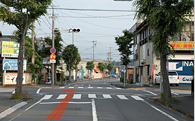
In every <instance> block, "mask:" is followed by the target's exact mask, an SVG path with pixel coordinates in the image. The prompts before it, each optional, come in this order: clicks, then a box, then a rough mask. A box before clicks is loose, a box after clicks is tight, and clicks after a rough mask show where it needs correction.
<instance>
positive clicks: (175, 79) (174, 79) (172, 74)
mask: <svg viewBox="0 0 195 121" xmlns="http://www.w3.org/2000/svg"><path fill="white" fill-rule="evenodd" d="M160 76H161V73H160V72H159V73H158V74H155V84H160ZM169 83H170V84H175V85H176V86H179V75H178V74H177V72H176V71H169Z"/></svg>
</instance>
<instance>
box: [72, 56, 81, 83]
mask: <svg viewBox="0 0 195 121" xmlns="http://www.w3.org/2000/svg"><path fill="white" fill-rule="evenodd" d="M80 61H81V56H80V54H78V55H77V58H76V61H75V65H74V69H75V71H76V75H75V76H76V78H75V79H76V80H77V71H78V67H77V65H78V64H79V62H80Z"/></svg>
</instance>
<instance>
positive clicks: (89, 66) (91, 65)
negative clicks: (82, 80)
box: [86, 61, 95, 79]
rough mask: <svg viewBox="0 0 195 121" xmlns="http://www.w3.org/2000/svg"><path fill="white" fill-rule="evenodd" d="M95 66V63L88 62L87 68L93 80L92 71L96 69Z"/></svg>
mask: <svg viewBox="0 0 195 121" xmlns="http://www.w3.org/2000/svg"><path fill="white" fill-rule="evenodd" d="M94 66H95V65H94V64H93V61H88V62H87V66H86V68H87V70H90V75H91V79H92V74H91V73H92V70H93V69H94Z"/></svg>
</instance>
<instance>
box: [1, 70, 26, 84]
mask: <svg viewBox="0 0 195 121" xmlns="http://www.w3.org/2000/svg"><path fill="white" fill-rule="evenodd" d="M16 82H17V73H6V74H5V84H6V85H7V84H16ZM22 84H26V80H25V74H23V78H22Z"/></svg>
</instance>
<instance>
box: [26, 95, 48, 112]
mask: <svg viewBox="0 0 195 121" xmlns="http://www.w3.org/2000/svg"><path fill="white" fill-rule="evenodd" d="M51 97H52V95H45V96H44V97H43V98H41V99H40V100H39V101H37V102H36V103H34V104H33V105H31V106H30V107H28V108H27V109H26V110H25V111H27V110H29V109H31V108H32V107H33V106H35V105H37V104H38V103H40V102H41V101H42V100H47V99H50V98H51Z"/></svg>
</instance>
